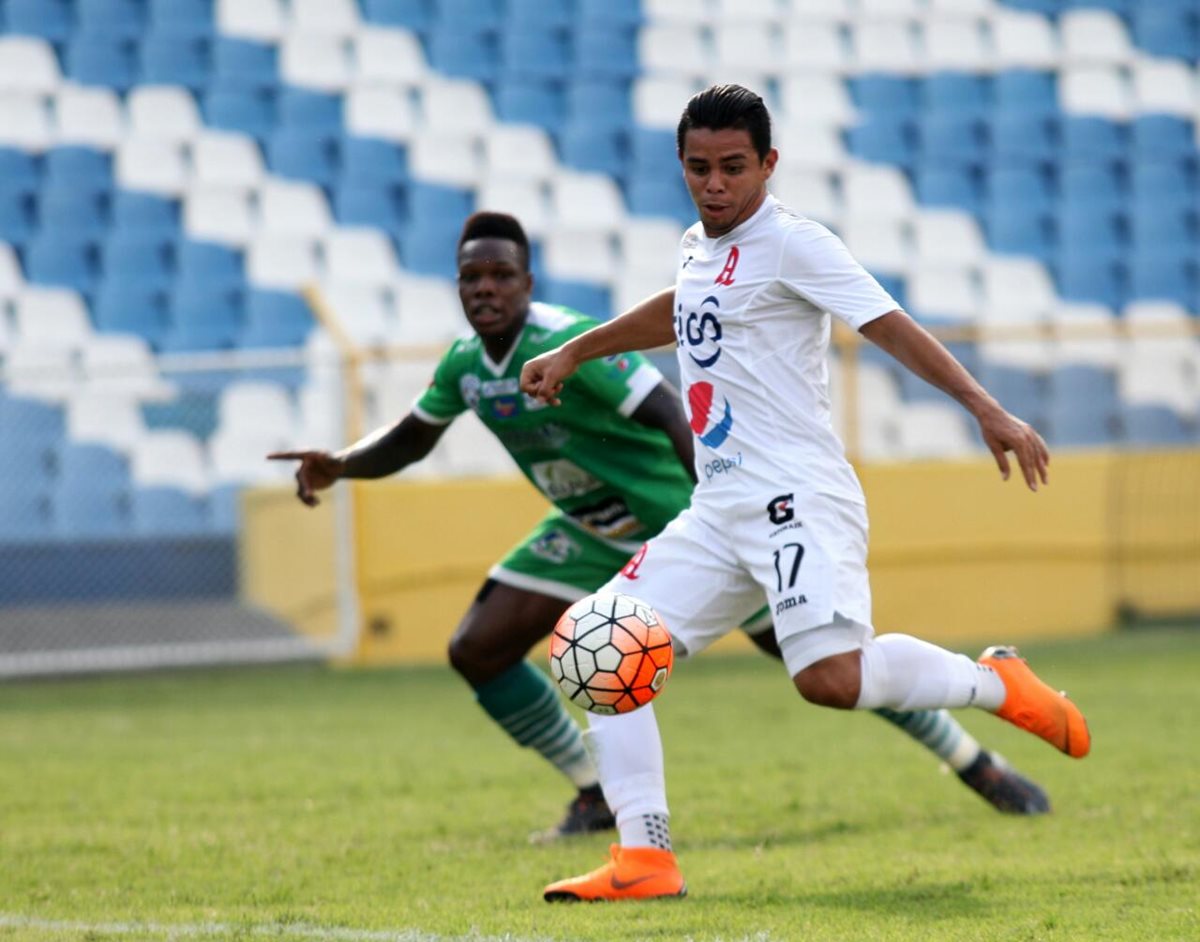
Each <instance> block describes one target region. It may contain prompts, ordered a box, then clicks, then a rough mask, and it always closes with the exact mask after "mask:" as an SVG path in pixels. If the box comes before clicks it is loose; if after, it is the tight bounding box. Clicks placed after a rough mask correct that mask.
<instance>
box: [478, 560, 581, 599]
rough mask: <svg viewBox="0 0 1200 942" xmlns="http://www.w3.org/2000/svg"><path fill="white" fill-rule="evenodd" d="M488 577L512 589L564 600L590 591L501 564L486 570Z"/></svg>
mask: <svg viewBox="0 0 1200 942" xmlns="http://www.w3.org/2000/svg"><path fill="white" fill-rule="evenodd" d="M488 578H489V579H495V580H496V581H497V582H499V583H501V584H502V585H506V586H511V587H512V588H514V589H523V590H524V591H526V592H536V593H537V594H538V595H548V596H550V597H551V598H555V599H562V600H563V601H564V602H568V603H571V602H578V601H579V600H580V599H581V598H584V597H585V596H587V595H590V594H591V593H590V592H588V591H586V590H585V589H581V588H579V587H578V586H573V585H568V584H567V583H565V582H555V581H554V580H553V579H541V578H539V577H538V576H529V575H526V574H525V573H523V572H515V571H514V570H512V569H506V568H505V567H503V566H499V565H496V566H493V567H492V568H491V569H489V570H488Z"/></svg>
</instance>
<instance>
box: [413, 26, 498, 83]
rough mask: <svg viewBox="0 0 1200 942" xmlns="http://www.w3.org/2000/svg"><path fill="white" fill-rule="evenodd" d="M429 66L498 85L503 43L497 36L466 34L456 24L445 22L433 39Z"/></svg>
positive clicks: (459, 76)
mask: <svg viewBox="0 0 1200 942" xmlns="http://www.w3.org/2000/svg"><path fill="white" fill-rule="evenodd" d="M429 64H430V65H431V66H433V67H434V68H435V69H437V70H438V71H439V72H445V73H446V74H447V75H453V76H456V77H458V78H469V79H474V80H475V81H477V82H494V81H495V80H496V76H497V75H498V74H499V71H500V44H499V41H498V39H497V37H496V36H495V34H493V33H480V32H464V31H463V30H462V29H461V28H460V27H459V25H458V24H456V23H453V22H448V23H444V24H442V25H439V26H438V27H436V28H435V29H434V32H433V35H432V36H431V37H430V40H429Z"/></svg>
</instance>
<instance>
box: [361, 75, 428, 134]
mask: <svg viewBox="0 0 1200 942" xmlns="http://www.w3.org/2000/svg"><path fill="white" fill-rule="evenodd" d="M345 109H346V130H347V131H349V132H350V133H351V134H354V135H357V136H359V137H378V138H382V139H383V140H385V141H399V142H405V141H408V140H409V139H410V138H412V136H413V134H414V133H415V129H416V125H417V119H416V109H415V108H414V106H413V101H412V96H411V95H410V94H409V93H408V91H407V90H405V89H402V88H399V87H397V86H364V87H361V88H352V89H351V90H350V91H349V92H348V93H347V95H346V101H345Z"/></svg>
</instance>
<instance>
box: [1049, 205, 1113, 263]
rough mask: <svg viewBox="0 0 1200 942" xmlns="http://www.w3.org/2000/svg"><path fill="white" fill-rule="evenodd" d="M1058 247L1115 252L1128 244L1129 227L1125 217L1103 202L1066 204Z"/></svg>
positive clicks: (1061, 216) (1061, 219) (1059, 214)
mask: <svg viewBox="0 0 1200 942" xmlns="http://www.w3.org/2000/svg"><path fill="white" fill-rule="evenodd" d="M1056 231H1057V234H1058V243H1059V245H1061V246H1062V247H1063V248H1064V249H1069V250H1071V251H1085V250H1087V249H1093V248H1094V249H1100V250H1102V251H1112V250H1114V249H1120V248H1122V247H1123V246H1124V245H1125V244H1126V243H1127V241H1128V238H1129V235H1128V225H1127V222H1126V219H1125V216H1124V214H1123V213H1121V212H1119V211H1116V210H1114V209H1112V208H1111V207H1109V206H1107V205H1105V203H1104V202H1103V201H1097V202H1087V201H1081V200H1076V201H1071V202H1067V201H1065V200H1064V202H1063V204H1062V206H1061V207H1060V209H1059V213H1058V221H1057V226H1056Z"/></svg>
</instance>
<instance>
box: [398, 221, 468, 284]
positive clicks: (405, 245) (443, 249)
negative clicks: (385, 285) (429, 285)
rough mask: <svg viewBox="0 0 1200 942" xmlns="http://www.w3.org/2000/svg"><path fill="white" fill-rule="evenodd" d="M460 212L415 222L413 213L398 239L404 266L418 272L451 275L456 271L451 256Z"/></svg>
mask: <svg viewBox="0 0 1200 942" xmlns="http://www.w3.org/2000/svg"><path fill="white" fill-rule="evenodd" d="M462 219H463V216H462V215H456V216H448V217H445V218H444V219H441V220H437V221H433V222H425V223H418V222H417V220H416V215H415V212H414V218H413V221H412V223H411V225H410V226H409V227H408V229H407V230H406V231H405V232H404V235H403V236H402V237H401V239H400V256H401V259H402V261H403V263H404V267H405V268H407V269H409V270H410V271H412V272H415V273H416V274H418V275H432V276H435V277H438V278H454V277H456V276H457V274H458V268H457V265H456V264H455V256H456V254H457V251H458V236H459V231H460V229H461V228H462Z"/></svg>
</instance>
